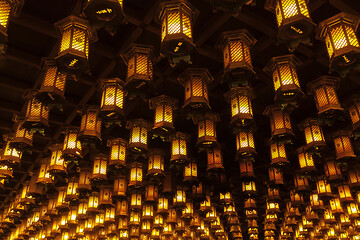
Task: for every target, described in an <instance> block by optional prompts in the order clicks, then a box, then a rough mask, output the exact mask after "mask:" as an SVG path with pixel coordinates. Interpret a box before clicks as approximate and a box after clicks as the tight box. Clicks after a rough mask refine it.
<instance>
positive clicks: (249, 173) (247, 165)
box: [239, 158, 255, 179]
mask: <svg viewBox="0 0 360 240" xmlns="http://www.w3.org/2000/svg"><path fill="white" fill-rule="evenodd" d="M239 167H240V178H244V179H249V178H255V172H254V168H253V159H251V158H244V159H240V161H239Z"/></svg>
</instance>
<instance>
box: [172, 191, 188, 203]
mask: <svg viewBox="0 0 360 240" xmlns="http://www.w3.org/2000/svg"><path fill="white" fill-rule="evenodd" d="M185 202H186V194H185V190H184V189H183V188H182V187H178V188H177V190H176V193H175V196H174V198H173V204H174V205H175V206H182V205H185Z"/></svg>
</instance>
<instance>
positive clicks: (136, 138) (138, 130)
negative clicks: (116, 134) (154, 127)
mask: <svg viewBox="0 0 360 240" xmlns="http://www.w3.org/2000/svg"><path fill="white" fill-rule="evenodd" d="M150 127H151V125H150V123H149V122H148V121H146V120H143V119H135V120H131V121H128V123H127V128H128V129H130V139H129V146H128V147H129V148H130V149H131V150H133V151H136V152H143V151H147V147H148V143H147V142H148V131H149V130H150Z"/></svg>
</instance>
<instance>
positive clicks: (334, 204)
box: [329, 198, 344, 215]
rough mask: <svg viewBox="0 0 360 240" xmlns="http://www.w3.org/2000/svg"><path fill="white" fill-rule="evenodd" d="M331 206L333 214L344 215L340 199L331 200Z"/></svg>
mask: <svg viewBox="0 0 360 240" xmlns="http://www.w3.org/2000/svg"><path fill="white" fill-rule="evenodd" d="M329 205H330V209H331V212H332V213H333V214H335V215H337V214H342V213H344V211H343V209H342V206H341V203H340V199H339V198H333V199H330V201H329Z"/></svg>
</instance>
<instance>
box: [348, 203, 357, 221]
mask: <svg viewBox="0 0 360 240" xmlns="http://www.w3.org/2000/svg"><path fill="white" fill-rule="evenodd" d="M347 211H348V214H349V217H350V218H352V219H353V218H358V217H359V215H360V212H359V207H358V205H357V203H354V202H353V203H349V204H348V205H347Z"/></svg>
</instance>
